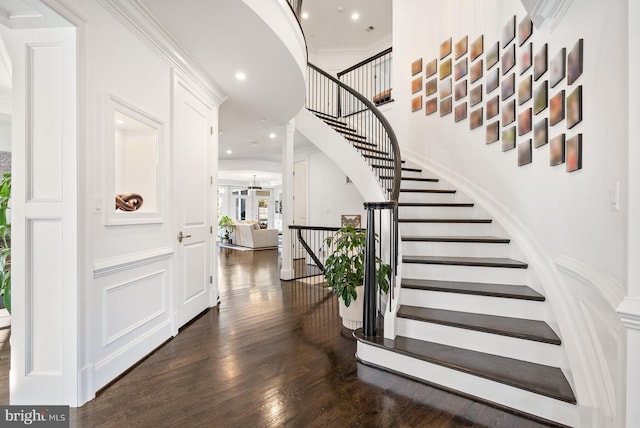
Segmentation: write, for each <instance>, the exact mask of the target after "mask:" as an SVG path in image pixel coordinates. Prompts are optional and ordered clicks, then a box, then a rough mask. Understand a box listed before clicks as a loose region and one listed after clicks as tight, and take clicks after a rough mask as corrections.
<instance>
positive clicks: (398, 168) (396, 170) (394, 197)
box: [307, 62, 402, 202]
mask: <svg viewBox="0 0 640 428" xmlns="http://www.w3.org/2000/svg"><path fill="white" fill-rule="evenodd" d="M307 66H308V67H309V68H311V69H312V70H314V71H316V72H317V73H320V74H321V75H322V76H324V77H326V78H327V79H329V80H330V81H331V82H333V83H334V84H335V85H337V86H338V87H340V88H342V89H344V90H345V91H347V92H349V93H350V94H351V95H353V96H354V97H355V98H357V99H358V101H360V102H361V103H362V104H364V105H365V106H366V107H367V108H368V109H369V110H370V111H371V112H372V113H373V114H374V115H375V117H376V118H377V119H378V120H379V121H380V123H381V124H382V127H383V128H384V130H385V132H386V133H387V135H388V136H389V141H390V143H391V149H392V151H393V161H394V164H393V182H392V187H391V192H390V195H389V201H395V202H397V201H398V197H399V196H400V176H401V174H402V162H401V157H400V146H399V145H398V138H397V137H396V133H395V132H394V131H393V128H392V127H391V124H390V123H389V121H388V120H387V118H386V117H385V116H384V115H383V114H382V112H381V111H380V110H379V109H378V108H377V107H376V106H375V105H374V104H373V102H371V101H369V99H367V98H366V97H365V96H363V95H362V94H360V93H359V92H357V91H356V90H355V89H353V88H351V87H350V86H348V85H345V84H344V83H342V82H341V81H339V80H338V79H336V78H335V77H333V76H332V75H330V74H329V73H327V72H326V71H324V70H322V69H321V68H319V67H317V66H315V65H313V64H312V63H310V62H308V63H307ZM383 190H386V189H383Z"/></svg>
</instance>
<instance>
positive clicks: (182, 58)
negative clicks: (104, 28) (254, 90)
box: [96, 0, 228, 105]
mask: <svg viewBox="0 0 640 428" xmlns="http://www.w3.org/2000/svg"><path fill="white" fill-rule="evenodd" d="M96 1H97V2H98V3H99V4H100V5H102V6H103V7H104V8H105V9H106V10H107V11H109V12H110V13H111V14H112V15H113V16H114V17H115V18H116V19H117V20H118V21H120V22H121V23H122V24H123V25H124V26H125V27H126V28H128V29H129V30H131V32H132V33H133V34H135V35H136V36H137V37H138V38H139V39H140V40H142V42H144V43H145V44H146V45H147V46H149V47H151V48H152V49H153V50H155V51H156V52H157V53H158V54H159V55H160V56H161V57H162V58H163V59H164V60H165V61H167V63H168V64H169V65H170V66H172V67H173V68H175V69H176V70H178V71H180V72H181V74H182V75H184V76H186V77H187V78H189V79H190V80H192V81H193V82H194V83H196V84H197V85H198V86H200V87H201V88H202V90H203V91H204V92H205V94H206V95H207V96H208V97H209V98H210V100H211V102H213V103H214V104H216V105H220V104H222V103H223V102H224V101H225V100H226V99H227V98H228V95H227V94H226V93H225V92H224V91H223V90H222V89H221V88H220V86H219V85H218V84H217V83H216V82H215V81H214V80H213V79H212V78H211V76H209V74H208V73H207V72H206V71H205V70H204V69H203V68H202V67H201V66H200V65H199V64H198V63H197V62H196V61H195V60H194V59H193V58H192V57H191V56H190V55H189V53H188V52H187V51H186V50H185V49H184V48H182V47H181V46H180V45H179V44H178V42H177V41H176V40H175V39H174V38H173V36H172V35H171V34H170V33H169V32H168V31H167V30H166V29H165V28H164V27H163V26H162V25H161V24H160V22H158V20H157V19H156V18H155V17H154V16H153V15H152V14H151V13H150V12H149V11H148V10H147V9H146V8H145V7H144V6H143V5H142V4H141V3H140V2H139V1H138V0H129V1H125V0H96Z"/></svg>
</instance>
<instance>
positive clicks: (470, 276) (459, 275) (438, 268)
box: [402, 263, 529, 284]
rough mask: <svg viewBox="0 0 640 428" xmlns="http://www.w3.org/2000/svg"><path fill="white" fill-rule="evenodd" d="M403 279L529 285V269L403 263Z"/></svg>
mask: <svg viewBox="0 0 640 428" xmlns="http://www.w3.org/2000/svg"><path fill="white" fill-rule="evenodd" d="M402 277H403V278H421V279H436V280H441V281H468V282H492V283H496V284H527V283H528V277H529V272H528V270H527V269H510V268H496V267H478V266H448V265H433V264H419V263H403V264H402Z"/></svg>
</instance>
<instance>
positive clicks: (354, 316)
mask: <svg viewBox="0 0 640 428" xmlns="http://www.w3.org/2000/svg"><path fill="white" fill-rule="evenodd" d="M377 240H378V237H377V236H376V241H377ZM366 241H367V237H366V231H365V230H363V229H355V228H353V227H351V226H349V227H343V228H342V229H340V230H339V231H338V232H337V233H336V234H335V235H333V236H330V237H328V238H327V239H326V243H327V245H328V246H331V245H335V250H334V251H333V253H332V254H331V255H330V256H329V257H328V258H327V260H326V262H325V266H324V277H325V280H326V283H325V286H326V287H329V288H331V290H332V291H333V292H334V293H335V294H337V295H338V301H339V304H340V316H341V317H342V325H344V326H345V327H347V328H349V329H351V330H354V329H356V328H359V327H362V317H363V310H364V297H363V296H364V286H363V285H364V254H365V244H366ZM390 273H391V267H390V266H389V265H388V264H385V263H382V260H381V259H380V258H379V257H376V288H380V289H381V290H382V291H383V292H385V293H386V292H387V291H388V290H389V275H390ZM355 300H358V304H353V302H354V301H355Z"/></svg>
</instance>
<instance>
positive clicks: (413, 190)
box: [400, 188, 456, 193]
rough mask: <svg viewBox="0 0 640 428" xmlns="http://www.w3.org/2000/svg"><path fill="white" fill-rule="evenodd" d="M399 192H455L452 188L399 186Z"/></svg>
mask: <svg viewBox="0 0 640 428" xmlns="http://www.w3.org/2000/svg"><path fill="white" fill-rule="evenodd" d="M400 192H401V193H456V190H454V189H407V188H401V189H400Z"/></svg>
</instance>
